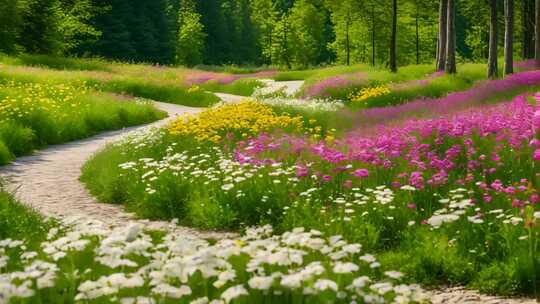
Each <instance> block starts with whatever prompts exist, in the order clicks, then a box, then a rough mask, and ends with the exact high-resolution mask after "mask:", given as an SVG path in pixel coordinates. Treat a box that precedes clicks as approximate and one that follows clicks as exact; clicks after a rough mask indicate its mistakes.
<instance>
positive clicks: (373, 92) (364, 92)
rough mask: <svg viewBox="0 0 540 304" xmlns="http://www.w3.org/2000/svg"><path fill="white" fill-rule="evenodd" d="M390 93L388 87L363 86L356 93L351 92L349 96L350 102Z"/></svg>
mask: <svg viewBox="0 0 540 304" xmlns="http://www.w3.org/2000/svg"><path fill="white" fill-rule="evenodd" d="M387 94H390V89H389V88H388V87H386V86H377V87H372V88H363V89H361V90H360V91H359V92H357V93H356V94H351V96H349V98H350V99H351V101H352V102H363V101H366V100H367V99H369V98H372V97H377V96H382V95H387Z"/></svg>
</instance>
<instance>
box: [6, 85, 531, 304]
mask: <svg viewBox="0 0 540 304" xmlns="http://www.w3.org/2000/svg"><path fill="white" fill-rule="evenodd" d="M264 82H265V83H266V84H267V85H268V86H271V87H273V88H274V90H279V89H280V88H282V87H285V91H286V92H287V94H289V95H293V94H294V93H296V92H297V91H298V90H300V88H301V87H302V85H303V82H301V81H287V82H283V83H282V82H275V81H273V80H264ZM216 95H217V96H218V97H220V98H221V99H222V100H223V101H224V102H233V103H234V102H239V101H241V100H242V99H244V98H245V97H242V96H235V95H230V94H220V93H217V94H216ZM155 104H156V106H157V107H158V108H160V109H162V110H164V111H166V112H167V113H168V114H169V118H167V119H164V120H161V121H158V122H156V123H153V124H150V125H146V126H140V127H133V128H129V129H125V130H121V131H112V132H106V133H103V134H100V135H98V136H94V137H91V138H88V139H84V140H80V141H75V142H71V143H68V144H63V145H57V146H50V147H48V148H46V149H44V150H41V151H39V152H36V153H35V154H34V155H32V156H26V157H19V158H17V160H16V161H15V162H14V163H12V164H11V165H8V166H5V167H0V177H2V178H6V180H7V182H8V185H7V186H8V189H9V190H10V191H12V192H14V194H15V197H16V198H17V199H18V200H19V201H21V202H24V203H26V204H28V205H30V206H32V207H33V208H35V209H36V210H38V211H39V212H41V213H42V214H44V215H46V216H53V217H57V218H60V219H62V218H66V217H82V218H86V219H97V220H100V221H102V222H104V223H108V224H109V225H111V226H120V225H125V224H126V223H127V221H137V222H140V223H142V224H144V225H145V226H146V227H148V228H150V229H171V225H170V223H169V222H163V221H148V220H137V219H135V216H134V214H131V213H128V212H126V211H125V210H124V209H123V208H122V206H119V205H110V204H102V203H99V202H97V201H96V199H94V198H93V197H92V196H91V195H90V194H89V193H88V191H87V190H86V188H85V187H84V186H83V184H82V183H81V182H80V181H79V176H80V170H81V167H82V166H83V164H84V163H85V162H86V160H87V159H88V158H89V157H91V156H92V155H93V154H94V153H96V152H98V151H99V150H101V149H103V148H104V147H105V146H106V145H107V144H108V143H111V142H115V141H118V140H120V139H121V138H122V137H123V136H126V135H127V134H129V133H131V132H135V131H139V130H142V129H144V128H150V127H159V126H162V125H164V124H165V123H167V122H168V121H170V120H171V119H174V117H175V116H177V115H182V114H185V113H190V114H196V113H198V112H200V111H202V110H203V109H202V108H191V107H186V106H180V105H174V104H167V103H160V102H156V103H155ZM174 229H175V230H180V231H183V232H185V233H186V235H190V236H195V237H201V238H207V239H208V238H210V239H220V238H226V237H234V236H235V234H234V233H224V232H211V231H198V230H196V229H192V228H187V227H175V228H174ZM430 293H431V295H432V296H431V301H432V303H434V304H476V303H486V304H529V303H530V304H532V303H537V302H536V301H535V300H533V299H524V298H504V297H495V296H487V295H481V294H479V293H477V292H475V291H471V290H467V289H464V288H460V287H453V288H446V289H441V290H435V291H431V292H430Z"/></svg>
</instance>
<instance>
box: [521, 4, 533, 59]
mask: <svg viewBox="0 0 540 304" xmlns="http://www.w3.org/2000/svg"><path fill="white" fill-rule="evenodd" d="M521 9H522V11H521V32H522V36H521V38H522V42H521V57H522V58H523V59H530V58H532V57H533V56H534V54H533V49H534V46H533V41H534V39H533V28H534V14H533V12H534V0H523V1H522V5H521Z"/></svg>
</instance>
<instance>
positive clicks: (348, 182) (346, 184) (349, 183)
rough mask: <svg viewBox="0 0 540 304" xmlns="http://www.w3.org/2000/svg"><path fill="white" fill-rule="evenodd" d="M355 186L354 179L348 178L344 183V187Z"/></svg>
mask: <svg viewBox="0 0 540 304" xmlns="http://www.w3.org/2000/svg"><path fill="white" fill-rule="evenodd" d="M352 186H353V183H352V180H350V179H348V180H346V181H345V182H344V183H343V187H345V188H347V189H350V188H352Z"/></svg>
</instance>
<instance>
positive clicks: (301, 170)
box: [296, 166, 309, 177]
mask: <svg viewBox="0 0 540 304" xmlns="http://www.w3.org/2000/svg"><path fill="white" fill-rule="evenodd" d="M308 173H309V170H308V168H307V167H300V166H299V167H297V168H296V177H306V176H307V175H308Z"/></svg>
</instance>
